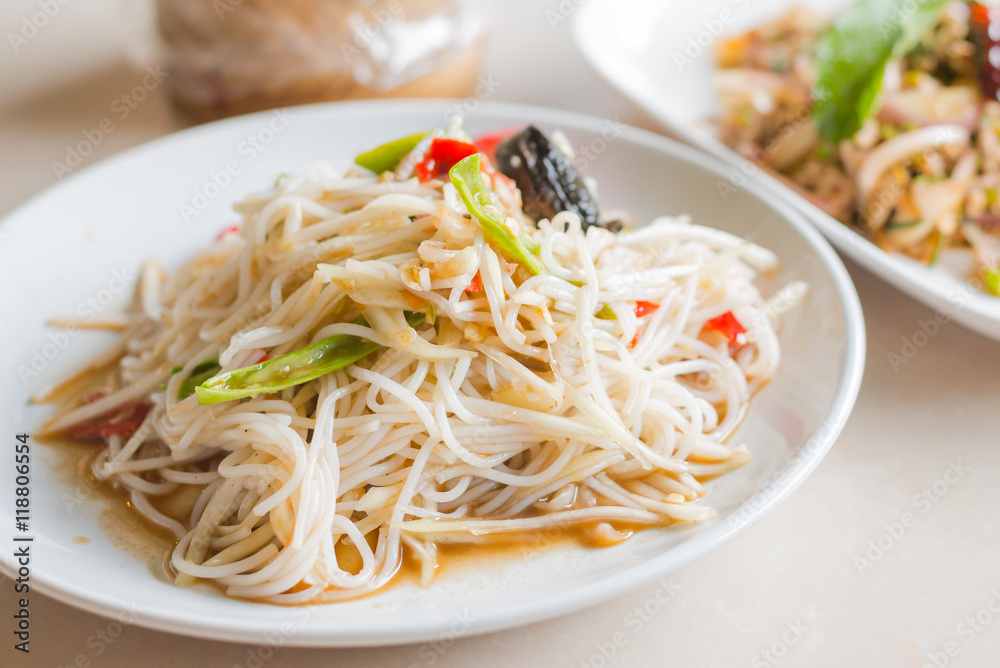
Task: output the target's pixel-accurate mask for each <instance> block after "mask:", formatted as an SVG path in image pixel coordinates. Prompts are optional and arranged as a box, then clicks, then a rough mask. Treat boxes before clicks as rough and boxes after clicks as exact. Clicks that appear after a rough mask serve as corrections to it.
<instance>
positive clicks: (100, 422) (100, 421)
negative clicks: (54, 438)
mask: <svg viewBox="0 0 1000 668" xmlns="http://www.w3.org/2000/svg"><path fill="white" fill-rule="evenodd" d="M147 414H149V404H144V403H133V404H125V405H124V406H122V407H121V408H120V409H118V411H117V412H116V413H112V414H111V415H106V416H104V417H101V418H97V419H95V420H93V421H91V422H88V423H86V424H81V425H78V426H76V427H73V428H72V429H70V430H69V431H68V432H67V433H68V435H69V437H70V438H75V439H78V440H81V441H97V440H100V439H102V438H107V437H109V436H114V435H119V436H123V437H125V438H128V437H130V436H132V434H134V433H135V432H136V431H138V429H139V426H140V425H141V424H142V422H143V420H145V419H146V415H147Z"/></svg>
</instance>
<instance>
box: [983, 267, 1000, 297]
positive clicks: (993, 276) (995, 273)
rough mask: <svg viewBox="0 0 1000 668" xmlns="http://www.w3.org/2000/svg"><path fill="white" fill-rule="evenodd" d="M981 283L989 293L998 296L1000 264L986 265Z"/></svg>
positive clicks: (999, 290) (999, 292) (999, 291)
mask: <svg viewBox="0 0 1000 668" xmlns="http://www.w3.org/2000/svg"><path fill="white" fill-rule="evenodd" d="M983 283H985V284H986V289H987V290H989V292H990V294H992V295H996V296H997V297H1000V266H997V267H988V268H987V269H986V270H985V271H984V272H983Z"/></svg>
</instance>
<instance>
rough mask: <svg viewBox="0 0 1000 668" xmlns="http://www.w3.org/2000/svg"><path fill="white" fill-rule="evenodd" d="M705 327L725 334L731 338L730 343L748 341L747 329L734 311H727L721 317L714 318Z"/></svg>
mask: <svg viewBox="0 0 1000 668" xmlns="http://www.w3.org/2000/svg"><path fill="white" fill-rule="evenodd" d="M705 328H706V329H714V330H716V331H718V332H721V333H722V335H723V336H725V337H726V338H727V339H729V344H730V345H743V344H744V343H746V341H747V337H746V333H747V330H746V328H745V327H743V325H741V324H740V321H739V320H737V319H736V316H734V315H733V312H732V311H726V312H725V313H723V314H722V315H720V316H719V317H717V318H712V319H711V320H709V321H708V322H706V323H705Z"/></svg>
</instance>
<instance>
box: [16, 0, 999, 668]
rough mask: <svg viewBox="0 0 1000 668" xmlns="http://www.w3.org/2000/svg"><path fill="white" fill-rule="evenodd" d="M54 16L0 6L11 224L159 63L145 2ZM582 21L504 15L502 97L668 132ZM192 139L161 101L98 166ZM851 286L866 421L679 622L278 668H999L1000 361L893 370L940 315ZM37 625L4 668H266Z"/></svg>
mask: <svg viewBox="0 0 1000 668" xmlns="http://www.w3.org/2000/svg"><path fill="white" fill-rule="evenodd" d="M51 1H52V3H56V2H59V3H60V4H61V5H62V6H61V8H60V10H59V12H58V13H57V14H56V15H55V16H54V17H53V18H52V19H51V21H50V22H49V25H47V26H45V28H44V29H43V30H41V31H39V33H38V35H36V36H34V37H32V38H31V40H30V41H29V42H28V43H27V44H24V45H21V48H20V49H19V50H18V52H16V53H15V52H14V49H13V48H12V46H11V44H10V42H9V37H8V36H7V35H8V33H9V32H10V31H19V30H20V27H21V25H22V20H23V18H24V17H25V16H26V15H29V14H31V13H33V12H35V11H38V7H39V4H40V3H41V2H42V0H4V1H3V3H2V4H0V36H3V43H2V44H0V147H2V149H0V213H6V212H8V211H10V210H11V209H12V208H14V207H15V206H17V205H18V204H20V203H21V202H23V201H24V200H26V199H27V198H28V197H30V196H31V195H33V194H35V193H36V192H38V191H40V190H42V189H43V188H45V187H46V186H48V185H50V184H51V183H53V182H54V181H55V180H56V176H55V173H54V171H53V168H52V163H53V161H57V160H60V161H61V160H63V159H64V158H65V151H66V146H67V145H69V144H75V143H76V142H78V141H80V139H81V138H82V135H81V133H82V132H83V131H84V130H86V129H89V128H92V127H95V126H96V124H97V123H99V122H100V120H101V119H103V118H105V117H107V116H109V115H110V114H111V105H112V103H113V101H114V99H115V98H116V97H118V96H119V95H121V94H122V93H123V92H126V91H128V90H130V89H131V88H132V87H133V86H134V85H136V83H138V82H139V81H140V80H141V76H142V75H141V74H140V73H137V72H136V71H135V69H134V68H132V67H130V64H129V63H130V62H131V63H136V62H141V61H142V59H143V58H145V57H147V47H146V46H145V45H144V44H143V42H142V40H141V39H136V38H135V37H131V36H130V35H132V34H133V33H132V32H131V31H130V30H129V26H130V25H131V22H132V21H134V20H136V19H137V18H141V16H137V15H139V14H141V12H140V11H139V5H140V4H141V3H139V2H135V1H134V0H51ZM206 1H208V0H206ZM677 1H680V0H677ZM580 2H581V0H562V1H561V2H560V0H502V5H503V11H502V12H501V17H500V24H499V27H498V30H497V32H496V35H495V38H494V40H493V42H492V46H491V50H490V54H489V61H488V63H487V65H486V67H485V69H484V72H485V73H487V74H488V75H489V76H490V77H492V78H493V79H494V80H495V81H496V82H499V83H498V85H497V87H496V93H495V96H494V98H495V99H498V100H513V101H518V102H528V103H534V104H540V105H546V106H552V107H562V108H567V109H574V110H577V111H583V112H589V113H594V114H600V115H606V116H611V117H615V116H619V117H620V118H621V119H622V120H623V121H626V122H630V123H633V124H639V125H645V126H651V125H652V123H651V121H650V120H649V119H648V118H646V117H645V116H644V115H643V114H642V113H641V112H640V111H639V110H638V109H636V108H634V107H633V106H631V105H630V104H629V103H627V102H625V101H624V100H623V99H622V98H620V97H619V96H618V95H616V94H615V92H614V91H613V90H611V89H610V88H609V87H608V86H607V85H606V84H604V83H603V82H601V81H600V80H598V78H597V77H596V76H595V75H594V74H593V73H592V72H591V71H590V70H589V69H588V68H587V67H586V66H585V65H584V64H583V62H582V61H581V59H580V58H579V56H578V55H577V53H576V51H575V48H574V47H573V44H572V40H571V37H570V30H569V24H568V22H560V23H557V24H556V25H555V26H554V27H553V26H551V25H550V19H551V18H552V16H553V15H552V14H548V15H546V12H547V11H556V12H559V11H564V12H566V13H571V12H572V10H573V7H574V6H575V5H576V4H579V3H580ZM560 8H562V9H561V10H560ZM176 127H177V125H176V122H175V121H174V119H173V118H172V116H171V114H170V112H169V109H168V107H167V104H166V102H165V101H164V99H163V91H162V90H156V91H155V92H154V93H153V95H151V97H150V98H149V99H148V100H146V101H145V102H143V103H142V104H141V105H139V106H138V107H137V108H136V109H135V110H134V111H133V112H131V113H130V114H129V116H128V118H126V119H124V120H122V121H120V122H117V123H116V127H115V131H114V132H113V133H111V134H109V135H107V136H106V138H105V140H104V141H103V142H102V144H101V145H100V146H98V147H97V149H96V150H95V151H94V153H93V155H91V156H88V157H87V158H86V160H85V164H93V163H94V162H96V161H97V160H99V159H101V158H103V157H106V156H109V155H112V154H114V153H116V152H118V151H121V150H123V149H125V148H127V147H130V146H133V145H135V144H138V143H140V142H143V141H146V140H148V139H151V138H153V137H157V136H159V135H162V134H164V133H166V132H169V131H171V130H172V129H176ZM849 268H850V270H851V274H852V276H853V277H854V280H855V282H856V284H857V287H858V291H859V292H860V294H861V299H862V302H863V306H864V309H865V314H866V317H867V322H868V351H869V352H868V364H867V369H866V377H865V381H864V385H863V387H862V390H861V396H860V397H859V399H858V404H857V408H856V409H855V411H854V415H853V417H852V419H851V420H850V422H849V423H848V425H847V427H846V429H845V430H844V433H843V435H842V436H841V438H840V440H839V442H838V443H837V444H836V446H835V447H834V448H833V450H832V452H831V453H830V454H829V456H828V457H827V458H826V460H825V461H824V462H823V463H822V464H821V465H820V467H819V468H818V470H817V471H816V472H815V473H814V474H813V476H812V477H811V478H810V479H809V480H808V481H807V482H806V483H805V484H804V485H803V486H802V487H801V488H800V489H799V490H798V491H797V492H795V494H794V495H793V496H792V497H791V498H790V499H789V500H788V501H786V502H785V503H784V504H783V505H782V506H781V507H779V508H778V509H777V510H775V511H774V512H773V513H772V514H770V515H769V516H768V517H766V518H765V519H764V520H763V521H761V522H760V523H759V524H758V525H757V526H755V527H754V528H752V529H751V530H750V531H748V532H747V533H745V534H744V535H742V536H741V537H739V538H737V539H736V540H734V541H733V542H731V543H729V544H728V545H726V546H725V547H723V548H721V549H719V550H718V551H716V552H715V553H713V554H711V555H709V556H708V557H706V558H704V559H702V560H701V561H699V562H697V563H695V564H693V565H691V566H688V567H687V568H684V569H683V570H681V571H678V572H677V573H675V574H674V575H673V576H672V580H671V581H672V583H673V585H674V586H675V587H676V589H677V594H676V595H675V596H674V597H673V598H672V599H671V600H670V601H669V603H668V604H666V605H664V606H655V605H650V609H653V610H655V609H656V608H657V607H660V609H659V610H658V611H657V612H656V614H653V615H649V616H648V617H646V618H642V623H637V622H636V620H637V619H640V617H639V616H638V615H637V612H636V608H642V607H643V606H644V605H646V604H647V603H649V602H651V601H654V600H655V599H654V598H653V597H654V596H655V594H656V589H657V586H656V585H652V586H650V587H647V588H645V589H642V590H639V591H634V592H625V593H623V595H622V596H621V597H620V598H617V599H615V600H611V601H608V602H606V603H604V604H602V605H598V606H596V607H593V608H591V609H588V610H585V611H582V612H578V613H576V614H572V615H568V616H565V617H562V618H558V619H554V620H552V621H548V622H544V623H539V624H534V625H532V626H530V627H528V628H521V629H515V630H510V631H505V632H501V633H494V634H490V635H484V636H480V637H473V638H463V639H460V640H457V641H456V642H454V643H453V644H449V645H448V646H447V647H445V646H440V647H439V648H435V650H434V651H432V652H428V651H426V648H424V651H423V652H421V648H420V647H419V646H402V647H387V648H382V649H358V650H317V649H309V650H303V649H280V650H278V651H277V653H276V654H275V656H274V657H273V658H271V659H270V660H269V661H268V662H267V663H266V665H268V666H273V667H275V668H277V667H278V666H303V667H310V666H345V667H347V666H364V667H366V668H367V667H370V666H400V667H408V666H430V665H435V666H468V665H474V666H476V667H477V668H492V667H494V666H497V667H499V666H503V667H505V668H506V667H509V666H569V667H574V668H577V667H581V666H593V667H595V668H599V667H600V666H610V665H624V666H746V665H749V666H752V667H755V668H764V667H768V666H776V665H780V666H810V667H824V666H831V667H832V666H836V667H841V666H914V667H919V666H924V665H930V666H935V665H936V666H945V665H949V666H966V667H971V666H977V667H978V666H998V665H1000V520H998V514H1000V484H998V481H1000V438H998V433H1000V400H998V399H1000V392H998V390H1000V344H995V343H992V342H990V341H988V340H987V339H984V338H982V337H980V336H977V335H975V334H972V333H970V332H968V331H965V330H963V329H962V328H960V327H959V326H957V325H946V326H945V327H942V328H941V331H940V332H939V333H937V334H936V336H934V337H933V338H932V339H931V340H930V342H929V343H928V344H927V345H926V346H924V347H922V348H920V350H919V352H918V353H917V354H916V355H915V356H914V357H913V358H912V359H910V360H909V361H908V362H907V363H906V364H905V365H903V366H901V367H899V368H898V369H897V370H895V371H894V370H893V368H892V365H891V364H890V362H889V354H890V353H900V351H901V349H902V348H903V345H904V339H908V338H909V337H911V336H912V335H913V334H914V332H916V331H917V328H918V322H919V321H921V320H925V319H927V318H930V317H932V316H933V314H932V313H931V312H930V311H929V310H928V309H926V308H925V307H923V306H921V305H919V304H917V303H916V302H914V301H912V300H911V299H909V298H907V297H905V296H903V295H902V294H901V293H899V292H897V291H896V290H894V289H892V288H890V287H887V286H886V285H884V284H882V283H881V282H880V281H878V280H876V279H875V278H873V277H872V276H871V275H870V274H868V273H866V272H865V271H863V270H860V269H858V268H856V267H853V266H850V267H849ZM8 322H9V320H7V318H6V317H5V319H4V326H5V327H6V326H9V325H8ZM949 471H952V473H949ZM954 471H959V473H955V472H954ZM946 480H950V481H951V482H945V481H946ZM935 483H937V484H936V485H935ZM5 484H6V483H5ZM4 496H5V497H6V496H7V491H6V488H5V491H4ZM907 513H909V515H906V514H907ZM911 516H912V520H913V521H909V522H907V524H909V525H910V526H907V527H902V525H901V520H902V519H904V518H906V519H909V518H910V517H911ZM31 605H32V618H33V638H32V640H33V642H32V648H33V651H32V653H31V655H30V657H27V658H28V659H30V660H26V657H24V656H23V655H21V654H20V653H16V652H14V651H13V650H12V644H13V640H12V639H11V636H10V635H9V629H10V627H9V626H8V624H7V623H6V622H0V631H2V632H0V639H2V640H0V666H4V667H6V666H22V665H25V666H26V665H31V666H65V665H70V664H71V662H72V661H73V660H74V658H75V657H76V656H77V655H79V654H83V655H84V656H85V657H86V658H87V659H89V660H90V661H91V664H90V665H94V666H226V667H229V666H245V665H247V664H248V654H247V648H246V647H243V646H240V645H230V644H225V643H218V642H209V641H204V640H192V639H187V638H182V637H179V636H174V635H169V634H165V633H157V632H154V631H148V630H145V629H140V628H133V627H129V628H126V630H125V632H124V633H122V634H121V636H120V637H119V638H117V639H115V640H114V641H113V642H111V643H110V644H105V643H103V642H97V641H95V638H99V636H98V635H97V634H99V633H100V632H101V631H103V630H104V629H106V628H107V626H108V622H107V621H106V620H104V619H102V618H100V617H97V616H94V615H91V614H88V613H85V612H81V611H79V610H76V609H73V608H70V607H68V606H66V605H63V604H61V603H58V602H56V601H54V600H51V599H47V598H45V597H43V596H41V595H35V596H34V597H33V599H32V603H31ZM12 606H13V591H12V584H11V583H10V582H9V581H4V582H0V617H3V618H6V617H7V616H8V611H10V610H12ZM615 641H617V645H616V644H615ZM98 648H101V651H100V654H99V655H98ZM612 648H613V652H612ZM438 650H440V651H438ZM602 651H603V653H602ZM949 652H950V654H949ZM607 655H611V656H607ZM250 665H255V664H253V663H252V662H251V664H250Z"/></svg>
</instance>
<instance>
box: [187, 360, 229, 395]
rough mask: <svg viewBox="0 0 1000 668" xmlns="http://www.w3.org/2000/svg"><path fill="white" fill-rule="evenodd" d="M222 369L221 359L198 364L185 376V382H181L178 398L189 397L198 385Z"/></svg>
mask: <svg viewBox="0 0 1000 668" xmlns="http://www.w3.org/2000/svg"><path fill="white" fill-rule="evenodd" d="M220 371H222V367H221V366H219V360H208V361H206V362H202V363H200V364H198V365H196V366H195V367H194V369H192V370H191V375H190V376H188V377H187V378H185V379H184V382H183V383H181V388H180V391H179V392H178V393H177V398H178V399H187V398H188V397H190V396H191V395H192V394H194V392H195V388H196V387H198V386H199V385H201V384H202V383H204V382H205V381H206V380H208V379H209V378H211V377H212V376H214V375H215V374H217V373H219V372H220Z"/></svg>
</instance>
